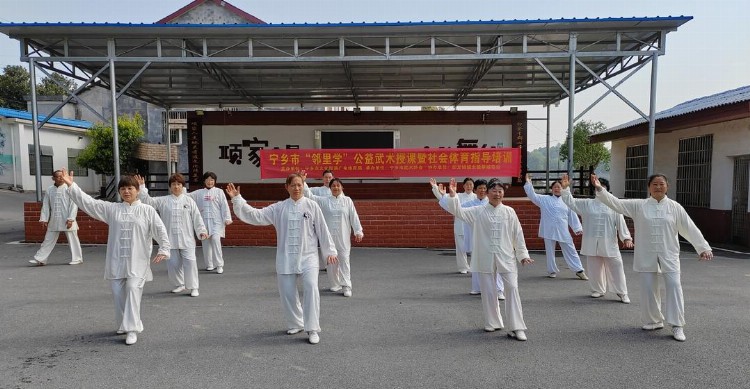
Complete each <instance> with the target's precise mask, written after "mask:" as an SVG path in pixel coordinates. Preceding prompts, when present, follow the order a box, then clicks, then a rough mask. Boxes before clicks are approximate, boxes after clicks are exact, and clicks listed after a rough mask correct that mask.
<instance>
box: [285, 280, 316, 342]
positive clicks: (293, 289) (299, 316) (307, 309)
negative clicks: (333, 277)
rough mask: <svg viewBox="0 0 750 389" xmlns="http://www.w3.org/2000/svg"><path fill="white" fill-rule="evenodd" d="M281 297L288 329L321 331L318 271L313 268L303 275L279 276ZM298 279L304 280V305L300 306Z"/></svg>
mask: <svg viewBox="0 0 750 389" xmlns="http://www.w3.org/2000/svg"><path fill="white" fill-rule="evenodd" d="M276 279H277V280H278V281H277V282H278V285H279V296H280V297H281V310H282V311H283V314H284V320H285V321H286V326H287V329H295V328H303V329H304V330H305V331H307V332H310V331H318V332H319V331H320V291H319V290H318V269H317V268H311V269H307V270H305V271H303V273H302V274H278V275H277V276H276ZM297 279H301V280H302V304H300V296H299V291H298V289H297Z"/></svg>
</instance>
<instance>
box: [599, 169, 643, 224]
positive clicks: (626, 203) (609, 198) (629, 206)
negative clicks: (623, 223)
mask: <svg viewBox="0 0 750 389" xmlns="http://www.w3.org/2000/svg"><path fill="white" fill-rule="evenodd" d="M591 184H592V185H594V188H595V189H596V190H595V192H596V199H597V200H598V201H601V202H602V204H604V205H606V206H608V207H610V208H611V209H612V210H614V211H615V212H617V213H621V214H623V215H625V216H627V217H633V216H634V215H635V214H636V213H638V209H639V208H640V207H641V204H642V203H643V200H640V199H628V200H622V199H618V198H617V197H615V196H614V195H613V194H612V193H609V192H607V189H605V188H604V187H603V186H602V184H601V183H600V182H599V179H598V178H597V177H596V174H592V175H591Z"/></svg>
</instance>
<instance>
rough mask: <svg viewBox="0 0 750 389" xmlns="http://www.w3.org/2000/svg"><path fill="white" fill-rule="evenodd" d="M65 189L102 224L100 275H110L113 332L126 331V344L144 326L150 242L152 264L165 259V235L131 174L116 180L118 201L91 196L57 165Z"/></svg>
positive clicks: (149, 277)
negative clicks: (104, 225) (103, 242)
mask: <svg viewBox="0 0 750 389" xmlns="http://www.w3.org/2000/svg"><path fill="white" fill-rule="evenodd" d="M62 173H63V180H64V181H65V183H66V184H67V185H68V194H70V198H71V199H72V200H73V201H75V203H76V204H77V205H78V207H80V208H81V210H82V211H84V212H86V213H87V214H89V216H91V217H93V218H94V219H96V220H99V221H102V222H104V223H107V225H108V226H109V234H108V235H107V257H106V262H105V264H104V278H105V279H107V280H110V284H111V286H112V296H113V297H114V300H115V325H116V326H117V327H118V328H117V334H125V333H127V337H126V338H125V344H128V345H131V344H134V343H135V342H136V341H137V340H138V333H140V332H142V331H143V322H142V321H141V298H142V297H143V287H144V285H145V284H146V282H148V281H151V280H153V278H154V277H153V274H152V273H151V264H150V262H149V257H150V256H151V251H152V249H153V247H152V241H153V240H156V242H157V243H158V244H159V251H158V253H157V254H156V256H155V257H154V263H159V262H161V261H162V260H164V259H168V258H169V249H170V246H169V236H167V229H166V228H165V227H164V223H162V222H161V219H159V215H157V214H156V210H155V209H154V208H153V207H152V206H150V205H146V204H143V203H142V202H141V201H140V200H138V187H139V185H138V181H137V180H136V179H135V177H133V176H123V177H122V178H121V179H120V182H119V183H118V184H117V191H118V193H119V194H120V198H122V202H121V203H111V202H109V201H102V200H95V199H93V198H92V197H91V196H89V195H87V194H86V193H84V192H83V191H82V190H81V188H79V187H78V185H77V184H75V183H74V182H73V172H70V174H67V172H66V171H65V169H62Z"/></svg>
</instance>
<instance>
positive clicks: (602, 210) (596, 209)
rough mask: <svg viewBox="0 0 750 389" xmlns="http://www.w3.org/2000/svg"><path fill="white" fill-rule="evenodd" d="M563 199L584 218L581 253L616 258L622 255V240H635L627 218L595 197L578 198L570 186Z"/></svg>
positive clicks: (564, 190)
mask: <svg viewBox="0 0 750 389" xmlns="http://www.w3.org/2000/svg"><path fill="white" fill-rule="evenodd" d="M560 197H561V198H562V201H563V202H564V203H565V205H567V206H568V207H569V208H570V209H572V210H573V212H575V213H577V214H579V215H581V218H582V219H583V238H582V239H581V254H583V255H592V256H598V257H610V258H615V257H619V256H620V245H619V243H618V242H617V235H618V233H619V236H620V240H622V241H623V242H624V241H626V240H633V238H631V237H630V230H629V229H628V226H627V224H625V218H624V217H623V216H622V215H621V214H619V213H617V212H615V211H613V210H611V209H610V208H609V207H607V206H606V205H604V204H602V203H601V202H600V201H596V200H594V199H576V198H574V197H573V195H572V194H571V193H570V188H565V189H563V191H562V196H560Z"/></svg>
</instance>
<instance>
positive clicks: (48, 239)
mask: <svg viewBox="0 0 750 389" xmlns="http://www.w3.org/2000/svg"><path fill="white" fill-rule="evenodd" d="M61 232H64V233H65V237H66V238H67V239H68V244H69V245H70V258H71V259H70V261H71V262H73V261H83V252H82V251H81V241H80V240H78V231H76V230H73V231H50V230H47V233H46V234H45V235H44V241H43V242H42V247H40V248H39V250H38V251H37V252H36V254H34V259H36V260H37V261H39V262H41V263H47V257H49V255H50V253H52V250H53V249H54V248H55V245H56V244H57V238H58V237H59V236H60V233H61Z"/></svg>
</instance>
